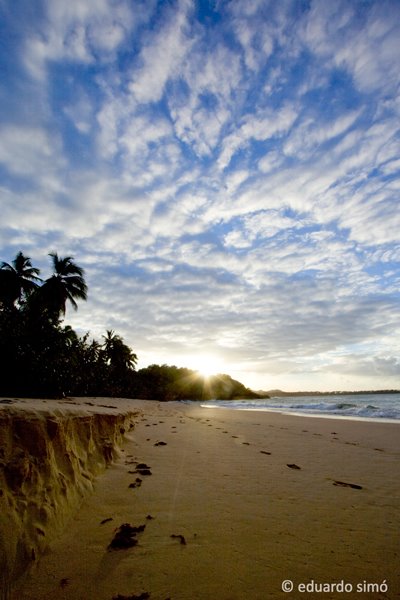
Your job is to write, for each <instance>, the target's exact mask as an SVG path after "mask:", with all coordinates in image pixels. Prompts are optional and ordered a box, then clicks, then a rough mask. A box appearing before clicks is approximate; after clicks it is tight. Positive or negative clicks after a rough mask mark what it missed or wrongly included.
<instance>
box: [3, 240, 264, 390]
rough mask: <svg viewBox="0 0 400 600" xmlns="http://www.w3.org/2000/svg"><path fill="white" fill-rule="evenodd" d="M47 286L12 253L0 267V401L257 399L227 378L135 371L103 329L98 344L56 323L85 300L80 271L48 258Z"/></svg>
mask: <svg viewBox="0 0 400 600" xmlns="http://www.w3.org/2000/svg"><path fill="white" fill-rule="evenodd" d="M49 256H50V259H51V263H52V273H51V275H50V276H49V277H48V278H47V279H44V280H43V279H42V278H41V277H40V270H39V269H38V268H36V267H34V266H33V265H32V261H31V259H30V258H29V257H27V256H25V255H24V254H23V253H22V252H18V254H17V255H16V257H15V258H14V260H12V261H11V263H7V262H2V263H1V264H0V368H1V373H0V395H1V396H8V395H13V396H25V397H43V396H45V397H53V396H56V397H60V396H66V395H74V396H114V397H115V396H118V397H130V398H147V399H158V400H182V399H209V398H225V399H231V398H236V397H241V398H243V397H252V398H253V397H257V394H255V393H254V392H252V391H251V390H249V389H248V388H246V387H245V386H243V385H242V384H241V383H240V382H238V381H235V380H234V379H232V378H231V377H230V376H229V375H218V376H214V377H211V378H208V379H205V378H203V377H201V376H200V375H199V374H198V373H197V372H196V371H193V370H190V369H185V368H178V367H175V366H169V365H165V364H164V365H161V366H160V365H150V366H149V367H146V368H144V369H140V370H139V371H137V370H136V364H137V360H138V358H137V355H136V354H135V353H134V352H133V351H132V349H131V348H130V347H129V346H128V345H127V344H125V342H124V340H123V338H122V337H121V336H119V335H118V334H116V333H115V331H113V330H111V329H109V330H107V331H106V333H105V335H103V336H102V341H98V340H95V339H91V338H90V337H89V333H85V334H84V335H78V334H77V333H76V332H75V331H74V330H73V329H72V327H70V326H69V325H65V324H64V323H63V321H64V318H65V314H66V310H67V307H68V306H69V305H71V306H72V308H73V309H74V310H77V308H78V302H79V301H85V300H86V299H87V292H88V288H87V284H86V281H85V273H84V270H83V269H82V268H81V267H80V266H78V265H77V264H76V263H75V261H74V258H73V257H72V256H66V257H59V256H58V254H57V253H55V252H52V253H51V254H49Z"/></svg>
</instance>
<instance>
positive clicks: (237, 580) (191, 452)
mask: <svg viewBox="0 0 400 600" xmlns="http://www.w3.org/2000/svg"><path fill="white" fill-rule="evenodd" d="M133 406H135V407H136V408H137V409H139V410H140V411H141V413H142V417H141V420H140V421H139V422H138V424H137V425H136V427H135V428H134V429H133V430H132V431H131V432H130V433H129V434H128V435H127V436H126V437H127V443H126V445H125V446H124V452H123V453H122V454H121V456H120V458H119V459H118V460H117V461H116V462H115V464H113V465H112V466H111V467H110V468H109V469H107V471H106V472H105V473H104V475H102V476H101V477H100V478H99V479H98V480H97V481H96V482H95V486H94V492H93V494H92V495H91V496H89V497H88V498H86V500H85V501H84V503H83V504H82V506H81V507H80V510H79V512H78V513H77V514H76V515H75V518H74V521H73V523H72V524H71V526H70V527H69V528H68V531H65V532H64V533H63V534H62V535H61V536H60V537H59V538H58V539H57V540H56V541H55V542H54V543H53V544H52V548H51V552H49V553H48V554H46V556H44V557H43V558H42V560H41V561H40V562H39V564H38V567H37V569H36V571H35V572H33V573H31V574H30V575H29V577H28V578H27V579H26V581H25V582H24V584H23V585H22V586H21V587H19V588H18V589H16V590H15V592H14V596H12V597H13V598H14V600H17V599H18V600H27V599H28V598H29V599H30V600H39V599H42V598H60V599H63V598H71V599H73V600H78V599H82V600H83V599H85V600H86V599H91V598H93V599H96V600H111V599H113V598H138V597H148V598H150V599H151V600H167V599H168V598H169V599H170V600H206V599H214V598H218V599H220V600H244V599H246V598H252V599H254V600H264V599H269V598H271V599H272V598H280V597H282V598H288V597H291V598H297V597H304V594H303V595H300V594H299V593H297V594H296V593H295V592H293V593H292V594H286V593H284V592H282V591H281V586H282V581H283V580H286V579H290V580H292V581H293V582H294V585H298V584H300V583H307V582H309V581H311V580H314V581H316V582H335V581H336V582H337V581H341V580H342V581H345V582H348V583H351V584H352V585H353V586H354V587H355V586H356V585H357V584H359V583H360V582H364V581H365V582H371V583H376V582H378V583H381V582H382V581H383V580H385V581H386V583H387V586H388V591H387V593H386V594H379V595H373V594H372V595H370V596H368V594H367V595H364V597H371V598H373V597H377V598H396V597H398V594H399V591H400V580H399V572H398V559H399V547H398V525H399V512H400V508H399V507H400V502H399V500H400V485H399V478H398V474H399V472H398V460H399V455H400V448H399V436H398V432H399V429H398V427H399V426H398V425H397V424H379V423H363V422H350V421H339V420H328V419H307V418H302V417H295V416H292V417H291V416H287V415H275V414H271V413H255V412H252V413H245V412H242V411H233V410H217V409H201V408H198V407H196V406H193V405H182V404H178V403H158V402H146V401H135V402H133ZM294 466H295V467H297V468H294ZM140 471H142V473H140ZM144 473H146V474H144ZM139 479H140V482H139V481H138V480H139ZM132 484H134V485H132ZM123 525H127V526H129V527H130V528H132V529H133V530H134V534H133V535H132V539H134V540H135V543H133V544H132V546H129V547H127V548H125V549H112V548H111V549H110V544H111V543H112V540H113V539H114V538H115V535H116V534H117V532H118V531H119V530H120V528H121V527H122V526H123ZM127 531H128V532H129V531H130V530H129V529H128V528H127ZM146 594H147V596H146ZM342 596H343V594H342V595H340V594H339V595H338V594H329V593H325V594H323V597H324V598H338V597H342ZM346 597H348V598H360V597H363V596H362V595H361V596H360V594H356V593H354V594H352V593H346Z"/></svg>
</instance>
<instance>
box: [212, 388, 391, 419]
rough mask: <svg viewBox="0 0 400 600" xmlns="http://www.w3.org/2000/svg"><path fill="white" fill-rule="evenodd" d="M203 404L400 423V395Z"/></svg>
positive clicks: (364, 395)
mask: <svg viewBox="0 0 400 600" xmlns="http://www.w3.org/2000/svg"><path fill="white" fill-rule="evenodd" d="M201 405H202V406H204V407H209V408H231V409H236V410H257V411H260V410H261V411H272V412H279V413H286V414H297V415H302V416H310V417H311V416H314V417H334V418H337V417H341V418H346V419H361V420H366V419H368V420H373V421H380V422H382V421H397V422H400V394H357V395H353V394H349V395H345V394H340V395H331V396H323V395H317V396H285V397H281V396H275V397H272V398H269V399H268V398H266V399H263V400H209V401H206V402H202V403H201Z"/></svg>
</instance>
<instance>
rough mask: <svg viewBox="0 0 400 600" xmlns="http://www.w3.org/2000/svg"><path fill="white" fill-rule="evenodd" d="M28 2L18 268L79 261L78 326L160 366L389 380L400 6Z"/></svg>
mask: <svg viewBox="0 0 400 600" xmlns="http://www.w3.org/2000/svg"><path fill="white" fill-rule="evenodd" d="M22 4H23V3H22ZM22 4H20V3H16V4H13V5H10V8H9V10H8V13H7V14H8V18H11V15H12V16H13V32H14V33H13V42H12V43H11V42H10V41H9V40H8V38H6V39H5V42H4V43H5V47H6V50H7V56H9V57H10V58H9V59H8V60H9V62H8V63H7V64H6V66H7V67H8V68H6V69H4V85H3V90H2V92H1V94H0V104H1V106H2V108H3V110H2V113H1V114H2V116H1V123H0V199H1V203H2V222H1V224H0V233H1V239H2V240H3V245H2V247H1V248H2V254H1V259H2V260H11V259H12V257H13V255H15V253H16V252H17V251H19V250H23V251H25V252H28V253H29V255H30V256H31V257H32V258H33V260H34V262H35V263H36V264H38V263H39V264H40V266H42V264H43V268H44V269H46V268H47V267H48V265H47V263H46V254H47V253H48V252H49V251H52V250H57V251H58V252H59V253H60V254H71V255H73V256H75V258H76V260H77V262H78V263H79V264H82V265H83V266H84V267H85V269H86V273H87V278H88V284H89V294H90V295H89V301H88V303H86V304H85V305H81V306H80V308H79V311H78V312H77V313H74V314H68V322H70V323H71V324H72V325H74V326H76V327H78V328H79V330H80V331H86V330H87V329H90V330H91V331H92V334H93V335H96V336H100V335H101V334H102V333H103V332H104V330H105V329H106V328H110V327H111V328H113V329H115V330H116V331H118V332H119V333H120V334H121V335H123V337H124V338H125V339H126V341H127V342H128V343H130V344H131V345H132V346H133V347H134V350H135V351H136V352H137V353H138V354H139V357H141V356H142V355H143V356H144V357H146V360H147V359H148V361H149V362H177V361H178V358H179V360H181V357H184V356H185V355H187V356H189V355H190V354H191V353H195V352H198V348H199V346H201V347H202V349H205V351H209V352H210V353H212V352H215V353H217V354H218V355H222V356H223V357H225V362H226V363H227V365H229V364H231V365H232V370H233V369H234V373H232V374H237V375H238V376H239V375H240V377H239V378H241V379H243V380H244V381H245V383H248V384H251V385H253V386H256V387H259V388H261V387H282V388H285V387H288V386H291V387H292V388H296V387H303V388H308V389H310V388H314V389H316V388H318V387H323V388H324V389H327V388H328V387H334V388H340V387H347V388H351V387H352V386H353V387H355V386H361V387H368V386H367V384H366V383H365V385H364V384H363V381H364V382H368V385H369V384H371V385H372V383H373V382H376V385H374V386H373V387H390V386H387V385H386V383H388V382H393V381H394V378H395V377H396V373H398V370H397V369H398V361H397V358H396V352H397V346H396V344H397V339H398V322H399V321H398V319H399V316H400V315H399V309H398V289H399V283H400V278H399V269H398V267H399V261H400V248H399V243H398V231H399V226H400V222H399V218H400V217H399V216H398V212H399V211H398V194H399V169H400V163H399V159H398V157H399V155H400V147H399V136H398V119H399V115H400V101H399V98H398V90H397V83H396V73H397V71H398V65H397V62H398V61H397V55H396V51H395V48H396V40H397V28H398V23H399V20H398V19H396V16H397V14H398V7H397V3H396V2H383V3H380V2H376V1H372V2H368V3H365V2H362V1H360V2H358V1H356V2H353V3H351V4H349V3H348V2H338V3H330V4H327V3H326V2H323V1H321V0H314V1H312V2H309V3H300V4H299V3H298V2H296V1H291V0H285V1H284V2H278V3H277V2H273V1H271V2H265V1H260V2H258V1H257V2H256V1H255V2H251V3H249V2H245V1H244V0H243V1H242V0H236V1H235V2H219V3H217V4H214V5H213V6H212V7H211V6H210V8H209V15H208V17H207V18H206V19H205V18H202V13H201V7H200V5H198V4H195V3H192V2H184V1H182V2H178V1H177V2H170V3H164V4H162V5H160V4H159V3H158V4H157V3H155V2H152V1H150V2H141V1H139V0H137V1H136V0H135V2H127V1H125V0H116V1H114V0H113V1H111V0H96V1H95V0H85V1H79V2H78V1H77V0H73V1H71V2H68V3H66V2H62V1H61V0H54V2H50V1H48V2H44V3H43V11H42V12H39V11H37V12H35V13H34V14H33V13H32V14H31V13H29V11H28V12H27V13H26V16H24V15H25V12H24V13H23V14H22V13H21V14H19V13H18V11H19V10H20V9H21V6H22ZM28 8H29V7H28ZM28 16H29V19H28ZM7 40H8V41H7ZM21 61H22V62H21ZM14 64H15V65H16V66H17V67H18V68H16V69H11V65H14ZM11 71H12V75H11ZM28 98H29V102H28V101H27V99H28ZM175 359H176V360H175ZM227 370H228V371H229V372H230V368H229V366H227ZM362 377H365V379H364V380H363V379H362ZM268 382H271V385H268Z"/></svg>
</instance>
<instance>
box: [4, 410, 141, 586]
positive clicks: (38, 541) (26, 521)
mask: <svg viewBox="0 0 400 600" xmlns="http://www.w3.org/2000/svg"><path fill="white" fill-rule="evenodd" d="M136 414H137V412H136V413H135V412H132V411H129V410H128V409H127V408H125V410H124V407H123V406H121V407H117V406H115V405H110V404H105V403H104V401H103V403H102V402H100V401H98V402H93V401H91V400H89V399H85V400H82V401H74V400H72V399H64V400H53V401H51V400H48V401H47V400H28V399H18V400H17V399H10V398H6V399H3V400H0V486H1V494H0V574H1V576H0V589H1V593H2V595H3V597H7V595H8V588H9V585H10V583H11V582H12V581H14V580H15V579H16V578H18V577H19V576H20V575H21V574H22V573H23V572H24V571H25V569H27V568H28V567H29V566H30V565H32V564H34V563H35V561H37V560H38V559H39V557H40V554H41V553H42V552H43V550H44V549H45V548H46V547H47V546H48V544H49V542H50V540H51V539H52V537H54V535H55V534H57V533H60V532H61V531H62V529H63V528H64V526H65V524H66V523H67V522H68V520H69V519H70V518H71V515H72V514H73V513H74V512H75V511H76V509H77V507H78V505H79V503H80V502H81V500H82V498H83V497H84V496H85V495H87V494H89V493H91V492H92V490H93V481H94V479H95V477H96V476H97V475H99V473H101V472H102V471H103V470H104V469H105V467H106V466H107V465H108V464H110V463H111V462H112V461H113V460H114V459H115V458H116V456H117V455H118V446H119V445H121V443H122V440H123V434H124V433H125V431H126V430H128V429H129V428H131V427H133V425H134V417H135V415H136Z"/></svg>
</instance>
